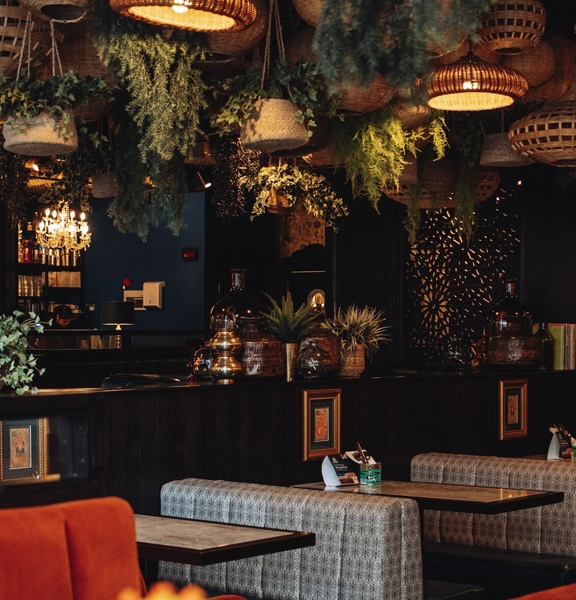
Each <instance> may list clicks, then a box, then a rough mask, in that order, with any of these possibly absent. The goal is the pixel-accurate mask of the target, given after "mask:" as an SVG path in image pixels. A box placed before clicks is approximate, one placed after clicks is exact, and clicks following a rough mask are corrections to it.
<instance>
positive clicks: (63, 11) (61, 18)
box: [20, 0, 90, 23]
mask: <svg viewBox="0 0 576 600" xmlns="http://www.w3.org/2000/svg"><path fill="white" fill-rule="evenodd" d="M20 5H21V6H22V8H24V9H25V10H27V11H28V10H29V11H30V12H31V13H32V14H33V15H34V16H35V17H39V18H41V19H44V20H46V21H50V20H52V21H54V22H55V23H77V22H78V21H80V20H82V19H83V18H84V17H85V16H86V15H87V14H88V12H89V9H90V4H89V2H88V0H20Z"/></svg>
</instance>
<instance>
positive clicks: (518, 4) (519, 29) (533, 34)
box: [480, 0, 546, 54]
mask: <svg viewBox="0 0 576 600" xmlns="http://www.w3.org/2000/svg"><path fill="white" fill-rule="evenodd" d="M545 27H546V9H545V8H544V6H543V4H542V3H541V2H539V0H515V1H510V0H504V1H500V2H496V3H495V4H492V5H491V6H490V9H489V10H488V12H487V13H485V14H484V15H483V17H482V20H481V22H480V43H481V44H483V45H484V46H486V47H488V48H490V49H491V50H494V51H496V52H499V53H501V54H517V53H518V52H522V51H523V50H525V49H526V48H531V47H532V46H535V45H536V44H537V43H538V42H539V40H540V38H541V37H542V34H543V33H544V29H545Z"/></svg>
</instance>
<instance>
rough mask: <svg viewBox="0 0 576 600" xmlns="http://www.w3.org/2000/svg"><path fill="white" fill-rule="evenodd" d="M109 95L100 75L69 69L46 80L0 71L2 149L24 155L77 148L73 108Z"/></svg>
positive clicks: (69, 150) (54, 153)
mask: <svg viewBox="0 0 576 600" xmlns="http://www.w3.org/2000/svg"><path fill="white" fill-rule="evenodd" d="M111 96H112V92H111V90H110V89H109V88H108V86H107V85H106V83H105V81H104V80H103V79H102V78H100V77H92V76H90V75H88V76H87V77H85V78H81V77H78V75H76V74H75V73H73V72H72V71H68V72H67V73H65V74H64V75H61V76H53V77H50V78H49V79H45V80H41V79H29V78H26V77H24V78H18V79H16V80H14V81H8V80H7V79H6V76H5V75H4V74H0V116H1V117H2V118H3V119H4V120H5V123H4V128H3V134H4V139H5V142H4V148H5V149H6V150H8V151H10V152H14V153H15V154H22V155H25V156H52V155H58V154H69V153H70V152H73V151H74V150H76V148H77V147H78V134H77V131H76V127H75V122H74V114H73V112H72V109H74V108H75V107H77V106H80V105H83V104H88V103H90V102H92V101H94V100H102V99H108V98H111Z"/></svg>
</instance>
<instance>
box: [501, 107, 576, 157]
mask: <svg viewBox="0 0 576 600" xmlns="http://www.w3.org/2000/svg"><path fill="white" fill-rule="evenodd" d="M509 135H510V144H511V145H512V148H514V150H516V152H518V153H519V154H521V155H522V156H525V157H526V158H529V159H530V160H533V161H536V162H540V163H545V164H547V165H551V166H553V167H576V99H572V100H564V101H561V100H560V101H558V102H554V103H553V104H549V105H547V106H544V107H543V108H541V109H539V110H536V111H534V112H532V113H530V114H528V115H526V116H525V117H523V118H522V119H519V120H518V121H516V122H515V123H513V124H512V126H511V127H510V133H509Z"/></svg>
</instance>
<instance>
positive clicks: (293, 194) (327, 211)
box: [240, 162, 348, 229]
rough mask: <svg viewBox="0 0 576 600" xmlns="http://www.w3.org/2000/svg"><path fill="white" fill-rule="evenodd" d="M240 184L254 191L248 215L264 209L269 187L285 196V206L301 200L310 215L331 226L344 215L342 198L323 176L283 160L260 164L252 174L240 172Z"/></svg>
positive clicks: (266, 204)
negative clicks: (252, 202) (262, 165)
mask: <svg viewBox="0 0 576 600" xmlns="http://www.w3.org/2000/svg"><path fill="white" fill-rule="evenodd" d="M240 184H241V185H243V186H244V187H245V188H246V189H248V190H250V191H253V192H254V193H255V194H256V201H255V202H254V206H253V207H252V217H251V218H254V217H257V216H258V215H261V214H263V213H264V212H266V208H267V207H268V204H269V202H270V192H271V190H273V189H274V190H276V191H279V192H281V193H282V194H283V195H284V196H285V197H286V199H287V201H288V205H289V206H295V204H296V203H297V202H301V203H302V205H303V206H304V208H305V209H306V210H307V211H308V212H309V213H310V214H312V215H314V216H315V217H322V218H324V219H325V220H326V225H327V226H329V227H332V228H334V229H336V219H337V218H338V217H343V216H346V215H347V214H348V208H347V206H346V205H345V203H344V201H343V200H342V198H340V197H339V196H337V195H336V192H334V190H333V189H332V187H331V185H330V183H329V182H328V180H327V179H326V178H325V177H324V176H323V175H318V174H317V173H313V172H312V171H309V170H308V169H301V168H300V167H298V166H296V165H291V164H288V163H286V162H280V163H279V164H277V165H269V166H266V167H262V168H261V169H260V170H259V171H258V173H257V174H256V176H255V177H254V176H251V175H242V176H241V177H240Z"/></svg>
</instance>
